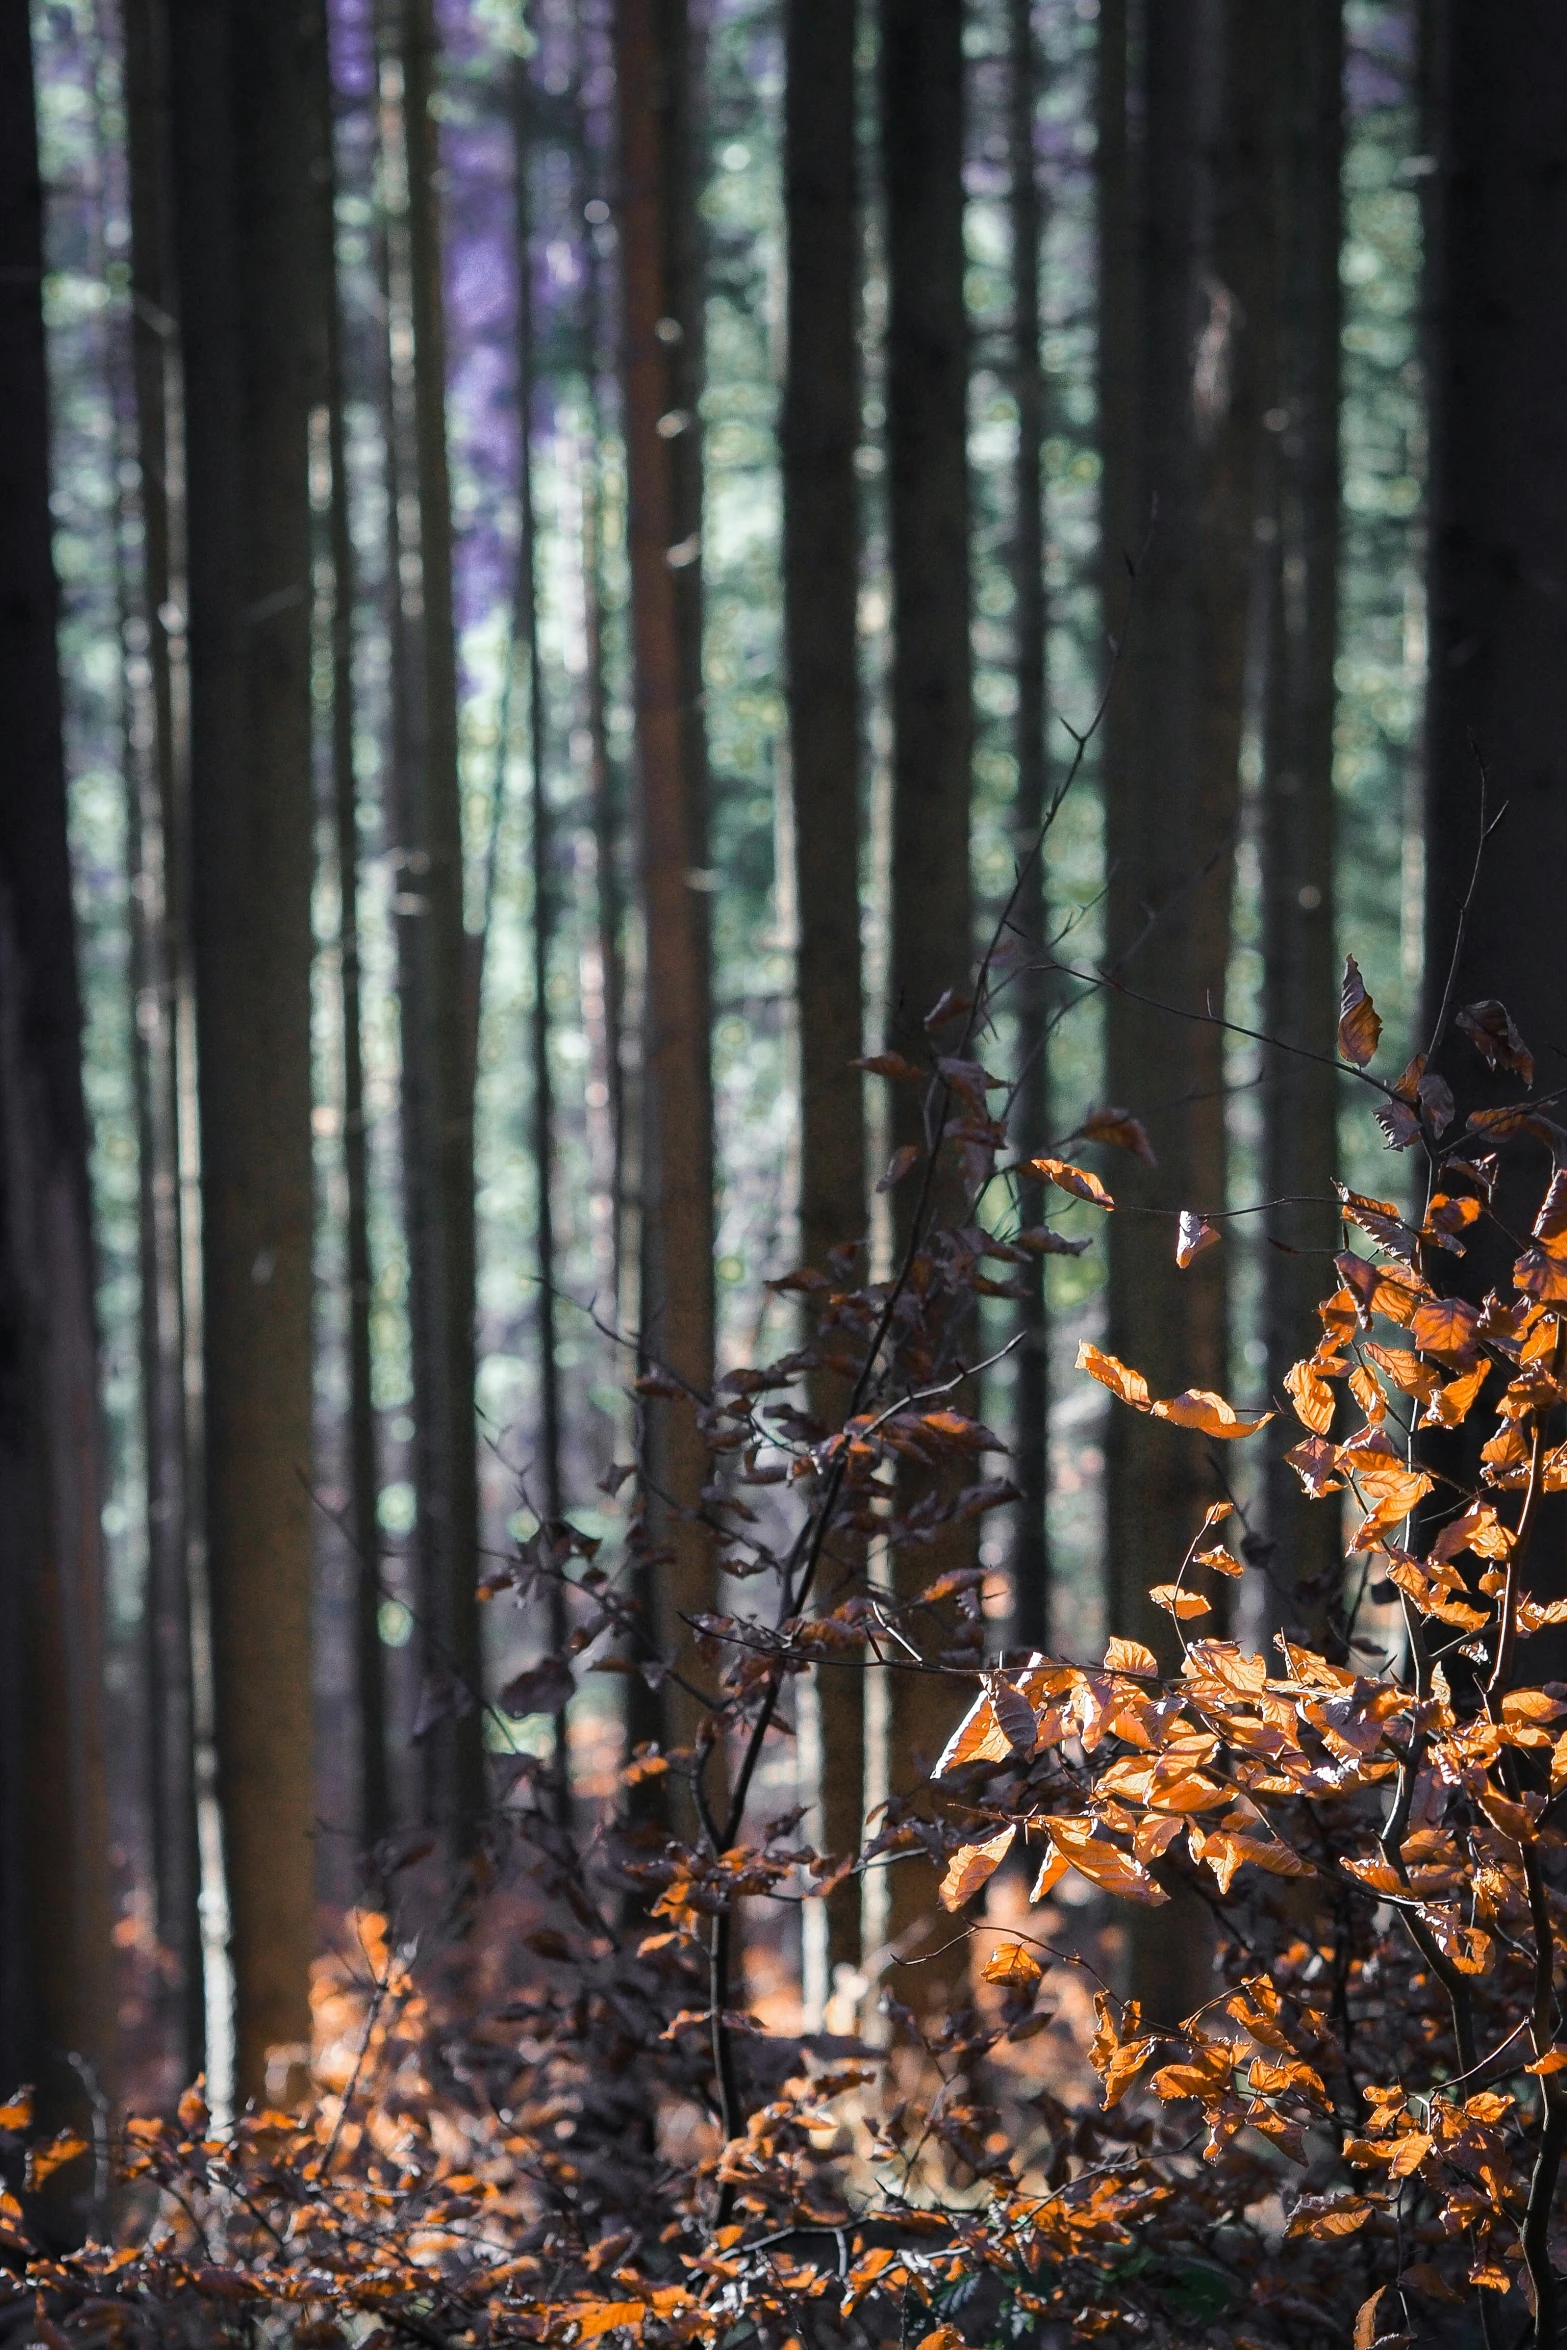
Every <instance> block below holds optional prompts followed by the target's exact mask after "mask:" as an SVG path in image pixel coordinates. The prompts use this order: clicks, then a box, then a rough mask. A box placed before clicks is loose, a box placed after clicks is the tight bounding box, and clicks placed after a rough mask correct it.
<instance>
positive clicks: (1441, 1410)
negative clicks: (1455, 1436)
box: [1420, 1356, 1491, 1428]
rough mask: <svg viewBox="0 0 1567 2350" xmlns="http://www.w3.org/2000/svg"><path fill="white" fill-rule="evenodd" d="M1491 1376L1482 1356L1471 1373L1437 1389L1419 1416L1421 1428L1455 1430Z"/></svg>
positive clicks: (1464, 1373)
mask: <svg viewBox="0 0 1567 2350" xmlns="http://www.w3.org/2000/svg"><path fill="white" fill-rule="evenodd" d="M1490 1375H1491V1366H1490V1364H1489V1362H1487V1361H1486V1360H1485V1358H1484V1357H1483V1356H1482V1358H1481V1359H1480V1361H1479V1362H1478V1363H1476V1365H1475V1367H1474V1369H1473V1370H1472V1371H1464V1372H1461V1373H1460V1375H1459V1376H1458V1378H1456V1379H1450V1380H1449V1381H1448V1383H1447V1385H1446V1386H1445V1387H1443V1388H1439V1389H1438V1391H1437V1393H1436V1394H1435V1395H1433V1396H1432V1398H1431V1400H1430V1402H1429V1403H1428V1404H1427V1405H1426V1408H1425V1410H1424V1412H1423V1413H1422V1414H1421V1416H1420V1425H1421V1427H1422V1428H1456V1427H1458V1426H1459V1424H1460V1422H1461V1421H1463V1420H1465V1419H1467V1417H1468V1415H1469V1408H1470V1406H1471V1404H1472V1403H1473V1402H1474V1400H1475V1397H1476V1396H1477V1395H1478V1394H1479V1392H1480V1390H1481V1388H1482V1387H1483V1386H1484V1385H1485V1383H1486V1381H1487V1379H1488V1378H1489V1377H1490Z"/></svg>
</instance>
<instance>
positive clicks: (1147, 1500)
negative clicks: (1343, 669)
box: [1099, 0, 1272, 2015]
mask: <svg viewBox="0 0 1567 2350" xmlns="http://www.w3.org/2000/svg"><path fill="white" fill-rule="evenodd" d="M1268 13H1269V12H1268V11H1267V10H1261V9H1253V8H1252V7H1251V6H1250V4H1249V0H1231V4H1230V5H1228V6H1226V7H1224V8H1223V9H1222V10H1219V9H1216V7H1215V6H1214V5H1212V0H1171V4H1170V5H1169V6H1161V7H1150V8H1148V9H1147V10H1146V12H1143V13H1142V14H1141V15H1140V18H1139V20H1138V29H1140V33H1141V39H1140V41H1138V42H1137V43H1136V44H1135V45H1134V46H1133V48H1132V49H1131V51H1130V52H1129V51H1128V48H1127V29H1128V26H1127V14H1126V12H1124V11H1123V10H1122V9H1121V8H1119V7H1117V8H1115V9H1113V10H1111V9H1107V10H1105V11H1104V12H1103V13H1102V15H1101V19H1100V32H1101V43H1102V44H1103V46H1102V52H1101V53H1102V56H1103V58H1104V61H1105V66H1106V71H1105V73H1104V77H1103V82H1102V89H1101V112H1102V120H1101V137H1102V146H1101V170H1102V172H1103V174H1104V187H1105V201H1104V206H1103V211H1102V215H1101V240H1102V243H1101V274H1100V289H1099V298H1100V316H1101V320H1102V330H1101V347H1100V381H1101V398H1102V403H1103V406H1102V416H1103V426H1102V432H1103V444H1104V466H1105V488H1104V509H1103V511H1104V534H1105V535H1104V559H1105V598H1106V610H1107V623H1108V625H1109V627H1110V628H1111V629H1112V630H1113V629H1115V628H1116V627H1118V625H1120V615H1121V614H1122V613H1123V612H1124V610H1125V605H1126V585H1125V582H1126V562H1127V559H1128V557H1129V556H1130V555H1132V554H1133V553H1134V552H1135V551H1136V548H1137V547H1138V545H1139V544H1140V542H1141V541H1142V539H1143V537H1144V536H1145V534H1146V532H1147V525H1148V517H1149V515H1150V513H1151V512H1152V511H1153V510H1154V509H1155V507H1156V508H1157V523H1156V526H1155V529H1154V533H1153V538H1152V544H1151V546H1150V550H1149V553H1148V557H1147V560H1146V562H1145V563H1144V564H1143V566H1142V569H1141V574H1140V576H1139V579H1138V582H1137V589H1136V605H1135V611H1134V613H1133V617H1132V621H1131V641H1130V645H1129V648H1128V652H1127V655H1126V658H1125V661H1124V665H1123V667H1122V670H1121V673H1120V675H1119V677H1118V679H1117V681H1116V690H1115V692H1114V694H1113V696H1112V698H1111V703H1110V708H1109V712H1108V716H1107V722H1106V727H1105V733H1104V738H1103V761H1104V766H1103V773H1104V796H1105V855H1106V865H1107V870H1108V883H1107V894H1106V934H1107V935H1106V947H1107V959H1108V966H1109V970H1110V973H1111V976H1112V986H1111V989H1110V992H1109V994H1108V997H1107V1001H1106V1038H1105V1044H1106V1084H1107V1088H1108V1092H1109V1096H1110V1099H1111V1101H1112V1102H1114V1103H1116V1104H1118V1105H1120V1104H1124V1105H1126V1106H1127V1107H1129V1108H1130V1109H1132V1110H1134V1111H1135V1112H1136V1113H1137V1114H1138V1115H1139V1116H1141V1117H1142V1118H1143V1119H1144V1120H1145V1122H1146V1124H1147V1128H1148V1132H1149V1135H1150V1138H1151V1140H1152V1143H1153V1147H1154V1149H1155V1151H1156V1153H1157V1155H1158V1162H1159V1163H1158V1166H1157V1168H1156V1169H1148V1168H1145V1167H1143V1166H1142V1165H1141V1164H1140V1163H1139V1162H1138V1161H1136V1160H1135V1159H1133V1158H1130V1157H1126V1156H1118V1157H1117V1160H1116V1163H1115V1167H1114V1170H1113V1183H1112V1188H1113V1190H1114V1191H1115V1192H1116V1194H1117V1197H1118V1198H1119V1199H1121V1200H1122V1201H1123V1202H1124V1204H1125V1205H1126V1206H1127V1207H1129V1208H1133V1209H1137V1208H1147V1207H1155V1206H1156V1207H1158V1208H1160V1209H1162V1210H1163V1211H1164V1213H1163V1214H1155V1215H1148V1214H1138V1213H1132V1214H1124V1215H1117V1216H1116V1217H1114V1218H1113V1220H1112V1221H1111V1223H1110V1226H1109V1236H1108V1238H1109V1250H1110V1265H1109V1285H1108V1294H1107V1300H1106V1304H1107V1344H1108V1346H1109V1349H1110V1351H1111V1352H1112V1353H1113V1354H1116V1355H1118V1356H1120V1357H1121V1358H1122V1360H1124V1361H1126V1362H1129V1363H1132V1364H1134V1365H1135V1366H1136V1368H1137V1369H1139V1370H1140V1371H1142V1372H1143V1373H1144V1374H1145V1375H1146V1377H1147V1379H1148V1383H1149V1388H1150V1391H1151V1392H1152V1393H1153V1394H1155V1395H1171V1394H1175V1393H1178V1392H1179V1391H1180V1390H1181V1389H1183V1388H1187V1387H1202V1388H1210V1389H1215V1390H1218V1391H1220V1392H1223V1391H1224V1390H1225V1389H1226V1388H1227V1385H1228V1377H1229V1365H1228V1359H1227V1358H1228V1331H1227V1312H1226V1309H1227V1287H1228V1285H1227V1281H1226V1274H1225V1252H1224V1250H1223V1249H1222V1247H1221V1248H1217V1249H1213V1250H1210V1251H1208V1252H1207V1253H1206V1254H1204V1255H1203V1256H1201V1257H1199V1258H1198V1259H1197V1261H1196V1263H1195V1264H1194V1265H1193V1266H1192V1267H1191V1268H1190V1269H1189V1270H1187V1271H1186V1272H1181V1271H1179V1270H1178V1269H1177V1267H1176V1264H1175V1248H1174V1241H1175V1234H1174V1225H1173V1218H1174V1213H1175V1211H1177V1210H1179V1209H1182V1208H1193V1209H1198V1210H1201V1211H1206V1210H1212V1209H1222V1208H1223V1207H1224V1205H1225V1171H1226V1152H1225V1117H1224V1083H1225V1052H1224V1038H1223V1032H1222V1030H1221V1029H1220V1027H1219V1026H1218V1025H1217V1022H1216V1020H1215V1019H1214V1018H1213V1017H1212V1016H1211V1015H1217V1014H1222V1011H1223V1008H1224V1001H1225V980H1226V974H1227V968H1228V962H1229V944H1230V892H1231V884H1232V873H1233V862H1234V855H1233V852H1234V840H1235V831H1236V825H1237V817H1238V808H1239V755H1240V739H1241V725H1242V715H1243V687H1244V678H1245V666H1246V646H1247V634H1248V614H1249V609H1250V603H1251V588H1252V538H1253V520H1254V514H1255V500H1256V491H1257V477H1258V465H1259V452H1258V445H1257V444H1258V434H1259V430H1260V416H1259V401H1258V390H1259V377H1258V369H1257V352H1258V349H1259V345H1260V343H1261V342H1262V340H1263V336H1264V330H1265V323H1266V319H1267V316H1268V314H1269V310H1270V304H1271V290H1272V288H1271V273H1272V262H1271V254H1270V251H1269V246H1268V233H1267V224H1268V222H1269V220H1270V219H1271V201H1270V195H1271V185H1270V179H1269V174H1270V172H1271V168H1272V157H1271V154H1270V153H1269V152H1268V149H1267V145H1266V112H1265V111H1264V114H1263V116H1262V118H1261V119H1259V116H1258V112H1257V102H1258V101H1257V93H1258V89H1259V86H1262V85H1261V84H1260V80H1259V77H1260V76H1261V75H1262V73H1263V70H1264V66H1263V60H1264V58H1265V54H1266V43H1267V36H1268V29H1269V28H1268V24H1267V22H1266V19H1267V16H1268ZM1121 983H1124V985H1123V984H1121ZM1130 990H1136V991H1137V994H1136V995H1134V994H1133V993H1131V992H1129V991H1130ZM1138 996H1146V997H1151V998H1153V999H1156V1001H1155V1002H1154V1003H1152V1004H1151V1003H1148V1002H1141V1001H1138V1000H1137V997H1138ZM1164 1006H1169V1007H1173V1011H1172V1010H1166V1009H1164V1008H1161V1007H1164ZM1219 1490H1220V1488H1219V1487H1218V1485H1217V1482H1216V1479H1215V1475H1214V1471H1213V1469H1212V1468H1211V1466H1210V1465H1209V1462H1208V1459H1207V1457H1206V1453H1205V1450H1204V1447H1203V1446H1202V1445H1201V1444H1199V1443H1195V1442H1194V1441H1193V1440H1192V1438H1191V1436H1190V1434H1189V1433H1187V1432H1184V1431H1181V1430H1179V1429H1176V1428H1173V1427H1171V1426H1170V1425H1168V1424H1167V1423H1164V1422H1161V1421H1157V1420H1151V1419H1149V1418H1147V1417H1146V1416H1144V1415H1140V1414H1137V1413H1134V1412H1131V1411H1128V1410H1126V1409H1125V1408H1123V1407H1121V1406H1118V1405H1112V1407H1111V1409H1110V1412H1109V1415H1108V1418H1107V1423H1106V1462H1105V1549H1106V1580H1107V1605H1108V1615H1109V1629H1110V1630H1111V1632H1113V1633H1117V1634H1121V1635H1124V1636H1128V1637H1130V1638H1133V1639H1137V1640H1141V1641H1144V1642H1146V1643H1147V1645H1148V1646H1149V1647H1150V1648H1152V1649H1153V1650H1154V1651H1155V1652H1156V1653H1157V1654H1159V1655H1160V1656H1161V1657H1163V1658H1164V1659H1166V1660H1167V1661H1168V1660H1170V1659H1171V1657H1172V1655H1173V1653H1174V1650H1175V1640H1174V1634H1173V1629H1172V1626H1171V1623H1170V1619H1169V1618H1168V1617H1167V1616H1165V1615H1163V1614H1162V1613H1161V1612H1160V1611H1159V1610H1157V1609H1156V1608H1154V1607H1153V1606H1152V1604H1151V1603H1150V1601H1149V1599H1148V1597H1147V1586H1148V1584H1149V1583H1150V1582H1153V1581H1159V1580H1165V1579H1167V1577H1166V1567H1168V1568H1169V1569H1170V1570H1171V1571H1172V1572H1173V1569H1174V1566H1175V1565H1176V1564H1177V1563H1178V1562H1179V1559H1180V1557H1181V1554H1182V1552H1183V1551H1184V1549H1185V1547H1186V1544H1187V1543H1188V1541H1189V1540H1190V1538H1191V1536H1192V1534H1193V1533H1194V1532H1195V1531H1196V1529H1197V1526H1198V1525H1199V1523H1200V1522H1201V1517H1202V1512H1203V1508H1204V1506H1205V1505H1206V1503H1207V1502H1208V1501H1210V1500H1212V1499H1214V1498H1216V1496H1217V1493H1218V1492H1219ZM1202 1940H1203V1938H1202V1937H1201V1936H1200V1935H1198V1934H1192V1935H1183V1934H1172V1933H1171V1932H1170V1931H1169V1930H1168V1929H1167V1928H1162V1929H1159V1930H1155V1929H1154V1928H1153V1927H1152V1926H1150V1927H1149V1928H1148V1929H1147V1930H1146V1931H1145V1932H1141V1933H1138V1934H1137V1935H1136V1939H1135V1943H1134V1952H1133V1975H1134V1979H1135V1985H1136V1988H1137V1989H1138V1991H1139V1995H1140V1996H1143V1997H1145V1998H1146V1999H1147V2000H1149V2001H1150V2002H1151V2003H1152V2011H1153V2012H1157V2013H1159V2014H1160V2015H1163V2014H1164V2013H1165V2012H1166V2009H1167V2008H1170V2007H1171V2006H1178V2007H1183V2006H1184V2005H1190V2004H1191V2000H1190V1999H1188V1998H1187V1997H1186V1993H1187V1992H1188V1991H1190V1990H1192V1989H1193V1988H1194V1981H1195V1975H1196V1972H1197V1969H1198V1967H1199V1966H1200V1963H1201V1959H1202V1957H1203V1956H1204V1955H1205V1953H1204V1951H1203V1949H1202Z"/></svg>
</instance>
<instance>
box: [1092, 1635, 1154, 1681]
mask: <svg viewBox="0 0 1567 2350" xmlns="http://www.w3.org/2000/svg"><path fill="white" fill-rule="evenodd" d="M1158 1670H1159V1659H1158V1658H1157V1657H1156V1656H1155V1655H1154V1652H1153V1650H1152V1649H1151V1648H1145V1647H1144V1646H1143V1644H1142V1642H1141V1641H1140V1640H1122V1639H1120V1638H1116V1639H1114V1640H1111V1641H1110V1642H1109V1643H1108V1645H1107V1646H1106V1648H1105V1671H1106V1672H1107V1673H1140V1674H1145V1675H1147V1674H1153V1673H1157V1672H1158Z"/></svg>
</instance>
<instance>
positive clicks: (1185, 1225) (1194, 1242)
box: [1175, 1208, 1224, 1273]
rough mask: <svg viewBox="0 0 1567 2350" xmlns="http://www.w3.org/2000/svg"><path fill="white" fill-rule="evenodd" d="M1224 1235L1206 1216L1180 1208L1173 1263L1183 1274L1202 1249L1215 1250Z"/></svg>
mask: <svg viewBox="0 0 1567 2350" xmlns="http://www.w3.org/2000/svg"><path fill="white" fill-rule="evenodd" d="M1223 1237H1224V1235H1223V1233H1222V1232H1220V1230H1219V1228H1218V1226H1217V1225H1216V1224H1210V1223H1209V1222H1208V1220H1207V1218H1206V1216H1199V1215H1198V1214H1197V1213H1196V1211H1195V1210H1194V1209H1192V1208H1182V1210H1181V1220H1180V1222H1179V1223H1178V1224H1177V1226H1176V1228H1175V1261H1176V1263H1177V1265H1179V1267H1180V1269H1181V1271H1182V1272H1183V1273H1184V1272H1185V1270H1186V1268H1187V1266H1188V1265H1189V1264H1190V1263H1191V1262H1192V1260H1193V1258H1194V1257H1200V1256H1201V1255H1202V1253H1203V1251H1204V1249H1209V1248H1217V1246H1218V1244H1219V1242H1220V1241H1221V1240H1222V1239H1223Z"/></svg>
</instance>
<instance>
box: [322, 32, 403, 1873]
mask: <svg viewBox="0 0 1567 2350" xmlns="http://www.w3.org/2000/svg"><path fill="white" fill-rule="evenodd" d="M321 66H322V79H321V89H320V105H321V121H322V130H323V133H324V138H325V160H326V163H327V166H328V169H327V171H326V173H325V174H324V176H323V180H322V187H321V240H322V278H323V288H324V295H325V303H324V308H325V321H324V323H325V383H324V386H323V389H324V393H325V400H326V420H327V456H328V463H329V465H330V468H331V475H332V484H331V493H330V505H329V508H328V516H327V529H328V543H329V547H330V552H331V561H332V814H333V825H334V831H335V835H336V842H337V887H338V931H337V935H338V1016H339V1018H340V1020H341V1022H342V1030H343V1072H342V1083H343V1175H344V1190H345V1192H346V1199H345V1203H344V1208H345V1213H344V1232H343V1243H344V1256H345V1260H346V1262H345V1266H344V1273H345V1292H346V1294H345V1299H344V1304H345V1309H346V1313H345V1319H346V1323H347V1340H348V1346H347V1353H348V1513H349V1514H348V1525H349V1538H350V1541H351V1543H352V1546H353V1579H354V1580H353V1602H352V1616H353V1628H354V1632H353V1646H354V1700H355V1712H356V1714H357V1717H358V1720H357V1725H356V1726H357V1729H358V1739H359V1808H358V1822H357V1825H358V1834H359V1845H360V1850H361V1853H364V1854H368V1853H371V1852H373V1851H374V1849H375V1847H376V1846H377V1845H378V1844H379V1843H380V1842H381V1841H382V1840H383V1839H384V1837H385V1836H386V1835H387V1833H388V1831H389V1829H390V1827H391V1824H392V1802H391V1787H390V1782H389V1777H388V1772H387V1753H386V1683H385V1675H384V1672H383V1669H382V1652H381V1621H380V1618H381V1527H380V1519H379V1515H378V1502H379V1497H380V1483H381V1480H380V1473H379V1467H378V1463H377V1458H376V1420H375V1397H374V1392H373V1382H372V1358H371V1343H370V1313H371V1302H372V1293H373V1271H372V1267H371V1261H370V1148H369V1131H368V1126H367V1121H366V1117H365V1079H364V1037H363V1026H362V1015H361V999H360V985H359V982H360V951H359V779H358V776H357V774H356V772H355V767H354V599H355V576H356V570H355V563H354V541H353V528H352V516H351V512H350V507H349V484H348V436H347V431H346V428H345V419H344V405H343V404H344V399H345V385H344V380H343V328H342V313H341V308H340V294H339V287H338V279H337V195H336V186H337V182H336V170H335V165H334V159H333V142H332V130H333V123H332V77H331V69H330V56H329V52H328V48H327V45H326V44H325V43H323V44H322V50H321Z"/></svg>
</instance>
